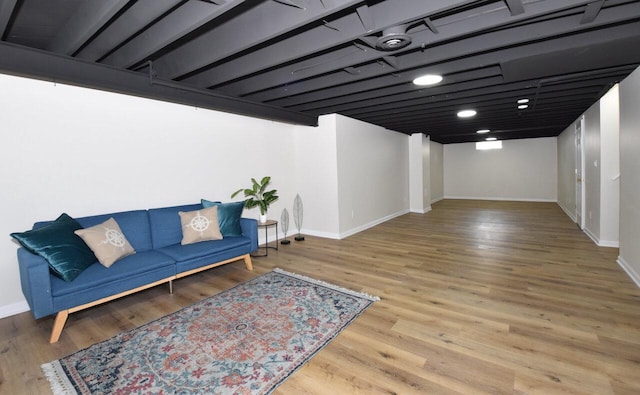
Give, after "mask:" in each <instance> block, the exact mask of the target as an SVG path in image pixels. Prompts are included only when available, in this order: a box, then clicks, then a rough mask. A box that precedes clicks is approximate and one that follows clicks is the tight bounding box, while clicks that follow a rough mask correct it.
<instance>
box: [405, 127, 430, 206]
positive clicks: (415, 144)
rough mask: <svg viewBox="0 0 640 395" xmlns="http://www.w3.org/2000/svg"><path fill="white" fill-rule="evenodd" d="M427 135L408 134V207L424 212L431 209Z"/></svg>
mask: <svg viewBox="0 0 640 395" xmlns="http://www.w3.org/2000/svg"><path fill="white" fill-rule="evenodd" d="M429 141H430V140H429V137H427V136H425V135H424V134H422V133H414V134H412V135H411V136H409V140H408V142H409V209H410V211H411V212H414V213H421V214H424V213H426V212H428V211H430V210H431V172H430V168H429V167H430V144H429Z"/></svg>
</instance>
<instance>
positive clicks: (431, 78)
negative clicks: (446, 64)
mask: <svg viewBox="0 0 640 395" xmlns="http://www.w3.org/2000/svg"><path fill="white" fill-rule="evenodd" d="M440 81H442V76H441V75H436V74H426V75H421V76H420V77H418V78H416V79H415V80H413V83H414V84H416V85H420V86H425V85H435V84H437V83H439V82H440Z"/></svg>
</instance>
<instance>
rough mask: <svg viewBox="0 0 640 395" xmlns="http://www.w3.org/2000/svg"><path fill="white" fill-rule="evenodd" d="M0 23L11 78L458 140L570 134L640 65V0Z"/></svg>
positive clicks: (53, 12)
mask: <svg viewBox="0 0 640 395" xmlns="http://www.w3.org/2000/svg"><path fill="white" fill-rule="evenodd" d="M0 33H1V34H2V36H1V39H2V40H1V41H0V71H2V72H5V73H9V74H15V75H23V76H29V77H35V78H41V79H45V80H55V81H61V82H67V83H72V84H76V85H81V86H88V87H94V88H99V89H106V90H111V91H116V92H123V93H128V94H133V95H139V96H145V97H152V98H158V99H162V100H168V101H172V102H178V103H185V104H190V105H197V106H201V107H206V108H214V109H219V110H222V111H229V112H234V113H240V114H247V115H253V116H257V117H261V118H267V119H275V120H280V121H286V122H292V123H299V124H306V125H315V124H316V123H317V116H318V115H322V114H330V113H339V114H343V115H346V116H349V117H352V118H356V119H360V120H363V121H366V122H370V123H373V124H376V125H380V126H383V127H385V128H388V129H391V130H394V131H397V132H401V133H406V134H412V133H416V132H421V133H425V134H427V135H430V136H431V139H432V140H434V141H438V142H441V143H456V142H468V141H479V140H481V139H484V138H486V136H487V135H478V134H476V133H475V132H476V130H478V129H491V131H492V132H491V133H490V135H493V136H495V137H498V138H499V139H513V138H529V137H545V136H556V135H558V134H559V133H561V132H562V131H563V130H564V129H565V128H566V127H567V126H568V125H570V124H571V122H573V121H574V120H575V119H577V118H578V117H579V116H580V114H582V113H583V112H584V111H585V110H587V109H588V108H589V107H590V106H591V105H592V104H593V103H595V102H596V101H597V100H598V99H599V98H600V97H601V96H602V94H604V93H605V92H606V91H607V90H608V89H609V88H610V87H611V86H612V85H613V84H615V83H617V82H619V81H621V80H622V79H623V78H624V77H625V76H627V75H628V74H629V73H630V72H631V71H633V70H634V69H635V68H636V67H637V66H638V64H640V1H628V0H627V1H625V0H598V1H594V0H591V1H578V0H500V1H490V0H480V1H454V0H429V1H426V0H378V1H374V0H371V1H353V0H262V1H258V0H255V1H251V0H247V1H241V0H186V1H185V0H137V1H136V0H0ZM381 37H384V38H400V39H406V38H410V39H411V43H410V44H409V45H408V46H406V47H404V48H401V49H393V48H392V49H391V50H387V51H385V50H382V49H380V48H379V47H378V46H377V42H378V41H380V40H381ZM425 73H436V74H441V75H443V77H444V80H443V81H442V82H441V83H440V84H438V85H435V86H431V87H418V86H415V85H414V84H413V83H412V80H413V79H414V78H415V77H417V76H419V75H422V74H425ZM522 98H528V99H529V103H528V105H529V107H528V108H526V109H522V110H518V109H517V104H516V101H517V100H518V99H522ZM466 108H472V109H475V110H476V111H477V112H478V115H477V116H475V117H474V118H471V119H466V120H461V119H459V118H457V116H456V113H457V111H458V110H461V109H466Z"/></svg>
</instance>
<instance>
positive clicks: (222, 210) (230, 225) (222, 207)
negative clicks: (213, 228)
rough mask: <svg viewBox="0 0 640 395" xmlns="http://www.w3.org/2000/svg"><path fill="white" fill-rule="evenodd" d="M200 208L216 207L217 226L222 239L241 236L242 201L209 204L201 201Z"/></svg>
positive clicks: (206, 201) (203, 200)
mask: <svg viewBox="0 0 640 395" xmlns="http://www.w3.org/2000/svg"><path fill="white" fill-rule="evenodd" d="M201 201H202V207H205V208H207V207H212V206H218V225H219V226H220V233H222V236H223V237H227V236H242V227H241V226H240V217H242V210H243V209H244V201H241V202H233V203H220V202H210V201H208V200H205V199H202V200H201Z"/></svg>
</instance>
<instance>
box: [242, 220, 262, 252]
mask: <svg viewBox="0 0 640 395" xmlns="http://www.w3.org/2000/svg"><path fill="white" fill-rule="evenodd" d="M240 226H241V227H242V235H243V236H245V237H248V238H249V239H251V252H254V251H256V250H257V249H258V221H257V220H255V219H253V218H240Z"/></svg>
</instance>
